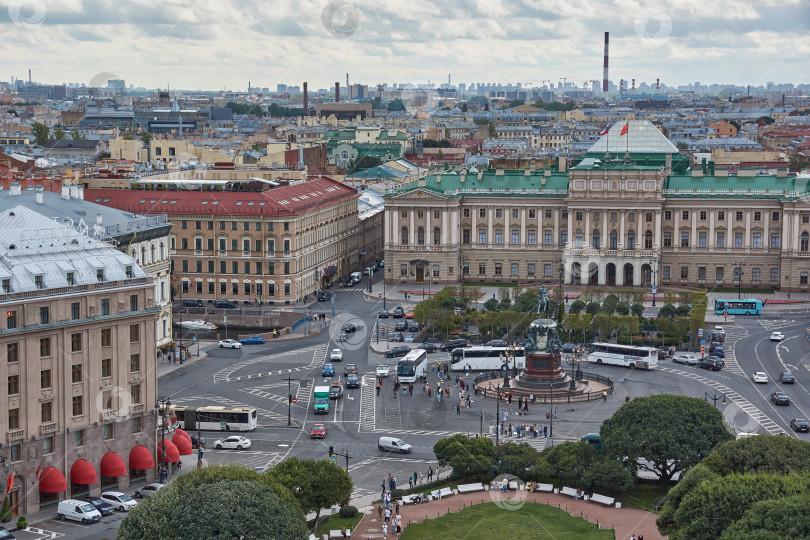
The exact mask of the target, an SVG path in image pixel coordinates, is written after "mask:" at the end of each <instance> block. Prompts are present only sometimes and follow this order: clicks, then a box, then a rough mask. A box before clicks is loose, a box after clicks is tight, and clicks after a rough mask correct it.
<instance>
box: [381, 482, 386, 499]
mask: <svg viewBox="0 0 810 540" xmlns="http://www.w3.org/2000/svg"><path fill="white" fill-rule="evenodd" d="M380 487H381V488H382V495H380V498H381V499H385V480H383V481H382V484H380Z"/></svg>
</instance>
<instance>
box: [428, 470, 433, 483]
mask: <svg viewBox="0 0 810 540" xmlns="http://www.w3.org/2000/svg"><path fill="white" fill-rule="evenodd" d="M432 481H433V467H428V482H432Z"/></svg>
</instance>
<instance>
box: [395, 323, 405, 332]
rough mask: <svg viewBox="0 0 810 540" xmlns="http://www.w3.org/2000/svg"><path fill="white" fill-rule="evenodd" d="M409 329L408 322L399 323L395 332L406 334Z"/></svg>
mask: <svg viewBox="0 0 810 540" xmlns="http://www.w3.org/2000/svg"><path fill="white" fill-rule="evenodd" d="M407 329H408V321H397V322H396V324H394V331H396V332H404V331H405V330H407Z"/></svg>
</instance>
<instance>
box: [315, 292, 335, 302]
mask: <svg viewBox="0 0 810 540" xmlns="http://www.w3.org/2000/svg"><path fill="white" fill-rule="evenodd" d="M330 298H332V293H330V292H327V291H323V292H322V293H321V294H319V295H318V302H326V301H328V300H329V299H330Z"/></svg>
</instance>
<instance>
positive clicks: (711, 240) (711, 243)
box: [708, 208, 717, 251]
mask: <svg viewBox="0 0 810 540" xmlns="http://www.w3.org/2000/svg"><path fill="white" fill-rule="evenodd" d="M716 213H717V210H715V209H714V208H712V209H711V210H709V244H708V245H709V251H714V237H715V234H714V215H715V214H716Z"/></svg>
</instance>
